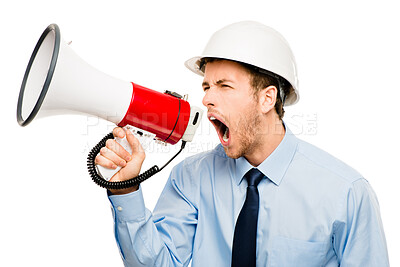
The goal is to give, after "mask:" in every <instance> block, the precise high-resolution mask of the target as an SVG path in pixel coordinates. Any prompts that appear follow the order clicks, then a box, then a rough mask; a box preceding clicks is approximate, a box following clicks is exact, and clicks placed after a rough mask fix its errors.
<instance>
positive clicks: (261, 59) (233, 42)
mask: <svg viewBox="0 0 400 267" xmlns="http://www.w3.org/2000/svg"><path fill="white" fill-rule="evenodd" d="M206 57H211V58H221V59H228V60H234V61H238V62H243V63H247V64H250V65H253V66H256V67H258V68H260V69H264V70H267V71H269V72H273V73H275V74H277V75H279V76H281V77H283V78H285V79H286V80H287V81H288V82H289V83H290V84H291V86H292V88H293V90H291V92H290V93H289V95H287V96H286V101H285V106H289V105H293V104H295V103H297V101H298V100H299V92H298V78H297V69H296V61H295V59H294V56H293V53H292V50H291V49H290V47H289V44H288V42H287V41H286V40H285V39H284V38H283V36H282V35H281V34H280V33H278V32H277V31H275V30H274V29H272V28H270V27H268V26H265V25H263V24H261V23H258V22H254V21H243V22H237V23H234V24H231V25H228V26H226V27H224V28H222V29H221V30H219V31H217V32H216V33H214V34H213V35H212V36H211V38H210V40H209V41H208V43H207V46H206V48H205V49H204V51H203V54H202V55H201V56H198V57H193V58H191V59H189V60H187V61H186V62H185V66H186V67H187V68H188V69H190V70H191V71H193V72H194V73H196V74H199V75H202V76H203V75H204V73H203V71H202V70H201V69H200V67H199V63H200V60H201V59H202V58H206Z"/></svg>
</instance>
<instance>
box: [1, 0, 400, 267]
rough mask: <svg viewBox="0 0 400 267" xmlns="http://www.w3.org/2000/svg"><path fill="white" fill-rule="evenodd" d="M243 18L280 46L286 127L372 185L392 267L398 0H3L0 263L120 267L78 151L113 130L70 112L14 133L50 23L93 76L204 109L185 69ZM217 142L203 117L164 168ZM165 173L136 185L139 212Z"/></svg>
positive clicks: (395, 257) (398, 197) (105, 215)
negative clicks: (274, 35) (290, 72)
mask: <svg viewBox="0 0 400 267" xmlns="http://www.w3.org/2000/svg"><path fill="white" fill-rule="evenodd" d="M241 20H257V21H260V22H262V23H264V24H267V25H270V26H272V27H274V28H275V29H277V30H278V31H280V32H281V33H282V34H283V35H284V36H285V37H286V39H287V40H288V41H289V43H290V44H291V47H292V49H293V51H294V54H295V56H296V59H297V65H298V68H299V78H300V93H301V100H300V102H299V103H298V105H296V106H294V107H290V108H287V110H286V121H287V123H288V125H289V127H291V129H292V131H293V132H295V133H297V134H298V135H299V137H300V138H302V139H305V140H307V141H309V142H311V143H313V144H315V145H317V146H319V147H321V148H322V149H324V150H327V151H328V152H330V153H331V154H333V155H335V156H336V157H338V158H340V159H342V160H343V161H345V162H346V163H348V164H349V165H351V166H352V167H354V168H355V169H357V170H358V171H359V172H361V173H362V174H363V175H364V176H365V177H366V178H367V179H368V180H369V182H370V184H371V185H372V187H373V188H374V190H375V192H376V194H377V196H378V199H379V202H380V206H381V213H382V219H383V223H384V227H385V232H386V238H387V243H388V248H389V256H390V260H391V265H392V266H400V255H399V253H398V252H399V249H400V246H399V244H398V240H399V238H400V230H399V225H400V216H398V211H399V204H400V193H399V186H400V182H399V178H400V175H399V170H398V166H399V156H398V154H397V153H398V151H399V150H400V142H399V138H398V135H399V113H400V108H399V107H398V103H397V102H398V99H399V97H400V93H399V91H400V88H399V70H400V68H399V62H400V52H399V47H400V38H399V34H400V31H399V26H398V25H400V18H399V16H398V5H397V4H396V1H388V0H381V1H365V0H364V1H349V0H336V1H316V0H315V1H312V0H304V1H296V0H293V1H288V0H280V1H249V0H247V1H215V0H213V1H209V0H203V1H133V0H131V1H122V0H117V1H102V0H97V1H91V0H90V1H89V0H87V1H84V0H79V1H76V0H69V1H54V0H52V1H44V0H36V1H19V0H13V1H2V3H1V4H0V33H1V39H0V81H1V83H0V84H1V90H0V94H1V97H0V99H1V105H0V109H1V112H0V114H1V133H0V134H1V139H0V140H1V161H0V162H1V166H2V169H3V174H2V175H1V194H0V207H1V219H0V244H1V248H0V266H122V262H121V260H120V257H119V253H118V250H117V246H116V244H115V241H114V237H113V226H112V225H113V224H112V219H111V212H110V208H109V203H108V200H107V197H106V194H105V191H104V190H103V189H101V188H99V187H97V186H96V185H95V184H93V183H92V182H91V180H90V178H89V177H88V175H87V171H86V154H87V152H88V151H89V148H90V147H92V146H93V145H95V144H96V143H97V141H98V140H99V139H101V137H102V136H103V135H104V134H106V133H108V132H109V131H110V130H111V129H112V125H111V124H110V123H107V122H105V121H98V120H97V119H96V118H93V117H87V116H76V115H75V116H70V115H69V116H59V117H51V118H50V117H49V118H45V119H41V120H36V121H33V123H31V124H30V125H29V126H28V127H25V128H21V127H19V125H18V124H17V122H16V119H15V112H16V105H17V98H18V93H19V87H20V84H21V81H22V78H23V74H24V72H25V68H26V65H27V63H28V59H29V57H30V55H31V52H32V50H33V48H34V46H35V44H36V42H37V40H38V38H39V36H40V34H41V33H42V31H43V30H44V29H45V28H46V27H47V25H49V24H50V23H57V24H58V25H59V27H60V29H61V34H62V36H63V38H64V39H65V40H66V41H70V40H72V41H73V42H72V48H73V49H74V50H75V51H76V52H77V54H79V55H80V56H81V57H82V58H84V59H85V60H86V61H87V62H89V63H90V64H91V65H93V66H95V67H96V68H98V69H99V70H102V71H104V72H105V73H108V74H110V75H112V76H115V77H118V78H120V79H123V80H126V81H133V82H135V83H138V84H141V85H144V86H147V87H149V88H152V89H155V90H159V91H163V90H174V91H177V92H179V93H182V94H185V93H188V94H189V100H190V102H191V103H192V104H194V105H197V106H201V98H202V90H201V86H200V84H201V78H200V77H199V76H196V75H195V74H193V73H191V72H190V71H188V70H186V69H185V67H184V66H183V62H184V61H185V60H186V59H188V58H190V57H192V56H195V55H198V54H200V53H201V51H202V49H203V47H204V45H205V43H206V42H207V40H208V38H209V37H210V35H211V34H212V33H213V32H214V31H215V30H217V29H219V28H221V27H223V26H225V25H227V24H230V23H232V22H236V21H241ZM81 78H82V79H83V78H84V77H81ZM94 97H95V96H94ZM217 143H218V139H217V137H216V135H215V134H214V130H213V129H212V128H211V127H210V124H209V123H208V122H207V121H206V120H204V121H203V122H202V125H201V128H200V130H199V134H198V135H197V136H196V138H195V140H194V142H193V143H192V144H191V145H190V146H189V147H188V149H187V151H186V152H185V153H184V154H182V155H181V156H180V157H179V158H178V159H177V160H176V161H175V163H176V162H177V161H179V160H182V159H183V158H184V157H185V156H188V155H190V154H194V153H196V152H199V151H203V150H205V149H210V148H212V147H213V146H214V145H215V144H217ZM175 149H176V148H175V147H168V148H167V149H166V150H168V151H170V153H166V152H165V153H149V154H148V156H147V160H146V162H147V163H146V164H147V165H153V164H159V165H161V164H162V162H164V161H165V160H166V159H167V158H168V157H169V156H170V155H171V153H173V151H174V150H175ZM171 167H172V166H171ZM169 170H170V168H169V169H167V170H165V171H163V172H162V173H161V174H159V175H157V176H155V177H153V178H152V179H150V180H148V181H146V182H145V183H143V190H144V196H145V201H146V204H147V206H148V208H149V209H153V207H154V205H155V203H156V201H157V198H158V196H159V194H160V192H161V190H162V188H163V185H164V183H165V181H166V179H167V176H168V173H169ZM377 267H379V266H377Z"/></svg>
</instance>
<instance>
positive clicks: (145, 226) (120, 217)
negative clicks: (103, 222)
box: [109, 188, 182, 266]
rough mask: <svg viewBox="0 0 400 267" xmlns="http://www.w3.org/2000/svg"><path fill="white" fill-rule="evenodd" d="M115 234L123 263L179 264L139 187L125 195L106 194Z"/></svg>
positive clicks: (143, 264) (126, 264)
mask: <svg viewBox="0 0 400 267" xmlns="http://www.w3.org/2000/svg"><path fill="white" fill-rule="evenodd" d="M109 198H110V201H111V203H112V209H113V215H114V223H115V238H116V241H117V243H118V246H119V249H120V252H121V256H122V259H123V261H124V264H125V266H182V264H180V263H179V261H178V260H177V259H178V258H179V257H177V255H173V251H174V250H173V249H168V248H167V246H166V244H165V243H164V241H163V239H162V237H161V235H160V233H159V232H158V230H157V228H156V226H155V224H154V222H153V221H152V214H151V212H150V211H149V210H148V209H146V208H145V206H144V201H143V196H142V192H141V189H140V188H139V190H138V191H135V192H133V193H130V194H127V195H120V196H115V195H111V196H109Z"/></svg>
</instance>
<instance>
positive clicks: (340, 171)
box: [293, 139, 363, 184]
mask: <svg viewBox="0 0 400 267" xmlns="http://www.w3.org/2000/svg"><path fill="white" fill-rule="evenodd" d="M293 161H294V163H296V161H298V162H301V164H303V167H307V171H308V172H313V171H315V172H318V173H321V174H324V175H325V176H328V177H332V178H335V179H339V180H341V181H342V182H345V183H347V184H351V183H354V182H355V181H357V180H359V179H363V177H362V175H361V174H360V173H359V172H358V171H356V170H355V169H353V168H352V167H350V166H349V165H347V164H346V163H344V162H343V161H341V160H340V159H338V158H336V157H335V156H332V155H331V154H329V153H328V152H326V151H324V150H322V149H320V148H318V147H316V146H314V145H312V144H310V143H308V142H305V141H303V140H300V139H299V142H298V146H297V153H296V156H295V158H294V159H293Z"/></svg>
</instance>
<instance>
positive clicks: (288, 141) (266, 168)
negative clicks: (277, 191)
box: [235, 125, 298, 186]
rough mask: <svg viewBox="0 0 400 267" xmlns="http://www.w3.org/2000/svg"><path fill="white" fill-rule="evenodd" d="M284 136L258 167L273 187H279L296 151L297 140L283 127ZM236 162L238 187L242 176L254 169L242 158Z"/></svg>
mask: <svg viewBox="0 0 400 267" xmlns="http://www.w3.org/2000/svg"><path fill="white" fill-rule="evenodd" d="M285 129H286V132H285V136H284V137H283V139H282V141H281V143H280V144H279V145H278V147H277V148H276V149H275V150H274V151H273V152H272V153H271V155H269V156H268V157H267V158H266V159H265V160H264V161H263V162H262V163H261V164H260V165H259V166H258V167H257V169H259V170H260V171H261V172H262V173H263V174H264V175H265V176H267V177H268V179H269V180H271V181H272V182H273V183H274V184H275V185H277V186H279V184H280V183H281V181H282V178H283V176H284V175H285V173H286V170H287V169H288V167H289V165H290V163H291V161H292V159H293V156H294V154H295V152H296V149H297V144H298V140H297V138H296V136H295V135H293V133H292V131H290V129H289V128H288V127H287V126H286V125H285ZM235 161H236V164H235V165H236V177H235V180H236V183H237V184H238V185H239V184H240V183H241V181H242V180H243V176H244V175H245V174H246V172H248V171H249V170H250V169H251V168H254V167H253V166H252V165H251V164H250V163H249V162H248V161H247V160H246V159H245V158H244V157H240V158H238V159H236V160H235Z"/></svg>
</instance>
